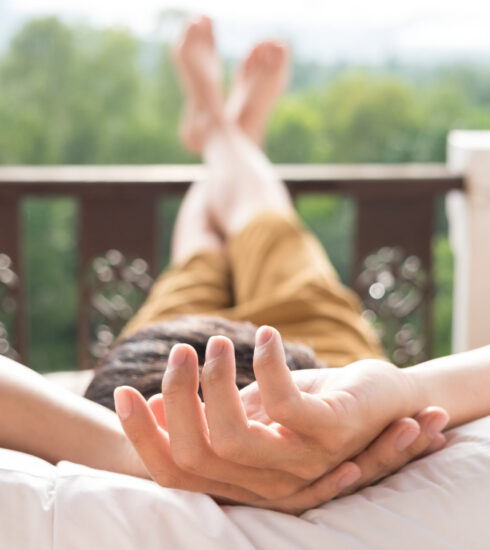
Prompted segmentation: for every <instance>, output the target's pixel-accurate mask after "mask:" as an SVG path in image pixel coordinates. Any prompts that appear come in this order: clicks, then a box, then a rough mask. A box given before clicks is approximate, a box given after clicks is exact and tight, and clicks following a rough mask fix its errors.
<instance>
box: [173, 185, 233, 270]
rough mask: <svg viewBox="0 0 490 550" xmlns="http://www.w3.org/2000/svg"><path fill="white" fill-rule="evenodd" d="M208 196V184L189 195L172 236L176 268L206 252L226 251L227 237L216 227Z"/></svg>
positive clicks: (182, 206) (220, 252) (181, 207)
mask: <svg viewBox="0 0 490 550" xmlns="http://www.w3.org/2000/svg"><path fill="white" fill-rule="evenodd" d="M206 195H207V182H205V181H202V182H195V183H193V184H192V185H191V187H190V189H189V190H188V191H187V193H186V194H185V197H184V200H183V201H182V204H181V206H180V209H179V213H178V215H177V220H176V222H175V225H174V230H173V235H172V250H171V258H170V261H171V263H172V264H173V265H175V264H180V263H182V262H184V261H185V260H186V259H187V258H190V257H191V256H193V255H194V254H195V253H196V252H200V251H202V250H207V251H210V252H215V253H216V254H222V253H223V252H224V242H223V238H222V237H221V236H220V235H219V234H218V232H217V231H216V229H215V228H214V227H213V225H212V222H211V219H210V216H209V212H208V199H207V196H206Z"/></svg>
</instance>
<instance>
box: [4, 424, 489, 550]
mask: <svg viewBox="0 0 490 550" xmlns="http://www.w3.org/2000/svg"><path fill="white" fill-rule="evenodd" d="M448 436H449V442H448V445H447V447H446V448H445V449H443V450H442V451H439V452H438V453H435V454H434V455H432V456H429V457H426V458H424V459H421V460H418V461H416V462H413V463H412V464H409V465H408V466H406V467H405V468H403V470H401V471H400V472H399V473H397V474H395V475H393V476H390V477H389V478H387V479H385V480H383V481H382V482H380V483H378V484H377V485H375V486H373V487H369V488H366V489H364V490H362V491H360V492H358V493H357V494H355V495H351V496H349V497H345V498H342V499H339V500H335V501H333V502H330V503H327V504H325V505H323V506H322V507H320V508H317V509H315V510H310V511H308V512H306V513H305V514H303V516H302V517H301V518H296V517H292V516H288V515H285V514H280V513H277V512H272V511H268V510H258V509H254V508H248V507H244V506H224V507H219V506H217V505H216V504H215V503H214V501H213V500H212V499H211V498H209V497H207V496H206V495H201V494H195V493H189V492H186V491H177V490H170V489H162V488H160V487H158V486H157V485H156V484H154V483H152V482H150V481H144V480H139V479H136V478H131V477H129V476H123V475H118V474H112V473H108V472H102V471H99V470H93V469H91V468H86V467H84V466H80V465H76V464H71V463H68V462H61V463H60V464H58V465H57V466H56V467H55V466H51V465H50V464H47V463H46V462H44V461H42V460H40V459H37V458H35V457H31V456H28V455H24V454H22V453H15V452H13V451H7V450H0V548H2V550H3V548H5V549H15V550H27V549H29V550H31V549H32V550H45V549H46V550H55V549H56V550H58V549H70V550H79V549H84V550H85V549H89V550H95V549H99V548H100V549H104V550H112V549H114V550H126V549H127V550H140V549H141V550H162V549H166V548H169V549H177V548H191V549H195V548H199V550H205V549H212V550H220V549H223V550H229V549H230V548H232V549H233V550H242V549H243V550H245V549H246V550H250V549H252V548H254V549H264V550H270V549H271V548H277V549H281V550H288V549H291V550H293V549H294V550H298V549H305V550H309V549H318V548H329V549H332V550H334V549H335V550H343V549H346V550H347V549H348V550H357V549H359V550H361V549H362V550H366V549H372V550H384V549H386V550H393V549H394V548H396V549H397V550H403V549H410V550H412V549H416V550H425V549H430V550H438V549H441V550H442V549H444V550H452V549H454V550H461V549H462V548H471V549H472V550H480V549H481V550H487V549H488V548H490V417H487V418H484V419H481V420H478V421H476V422H472V423H470V424H467V425H465V426H463V427H460V428H457V429H454V430H452V431H451V432H449V433H448Z"/></svg>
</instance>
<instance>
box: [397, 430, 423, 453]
mask: <svg viewBox="0 0 490 550" xmlns="http://www.w3.org/2000/svg"><path fill="white" fill-rule="evenodd" d="M418 436H419V432H417V431H416V430H405V431H404V432H402V433H401V434H400V435H399V436H398V439H397V440H396V449H397V451H404V450H405V449H406V448H407V447H410V445H411V444H412V443H413V442H414V441H415V440H416V439H417V437H418Z"/></svg>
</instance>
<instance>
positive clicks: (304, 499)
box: [252, 462, 361, 515]
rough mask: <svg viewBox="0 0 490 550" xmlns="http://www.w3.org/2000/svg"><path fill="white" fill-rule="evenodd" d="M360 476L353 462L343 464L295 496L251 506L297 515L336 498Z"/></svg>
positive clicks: (258, 502)
mask: <svg viewBox="0 0 490 550" xmlns="http://www.w3.org/2000/svg"><path fill="white" fill-rule="evenodd" d="M360 475H361V472H360V469H359V467H358V466H357V465H356V464H354V463H353V462H344V463H343V464H341V465H340V466H338V467H337V468H336V469H335V470H334V471H332V472H329V473H328V474H325V475H324V476H323V477H322V478H320V479H319V480H318V481H316V482H314V483H312V484H311V485H309V486H308V487H306V488H305V489H302V490H301V491H298V493H296V494H295V495H293V496H291V497H288V498H283V499H277V500H275V501H260V500H259V501H256V502H254V503H252V506H257V507H260V508H271V509H273V510H279V511H281V512H287V513H289V514H295V515H298V514H300V513H302V512H304V511H305V510H308V509H310V508H315V507H317V506H320V505H321V504H323V503H325V502H328V501H329V500H332V499H333V498H335V497H336V496H338V495H339V494H340V493H341V491H342V490H344V489H345V488H346V487H349V486H350V485H352V484H353V483H355V482H356V481H357V480H358V479H359V477H360Z"/></svg>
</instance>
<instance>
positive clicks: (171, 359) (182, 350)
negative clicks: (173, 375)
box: [167, 345, 187, 368]
mask: <svg viewBox="0 0 490 550" xmlns="http://www.w3.org/2000/svg"><path fill="white" fill-rule="evenodd" d="M186 359H187V348H186V347H184V346H179V345H177V346H174V347H173V348H172V349H171V350H170V355H169V356H168V365H167V368H168V367H170V368H172V367H177V366H179V365H182V363H184V362H185V360H186Z"/></svg>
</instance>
